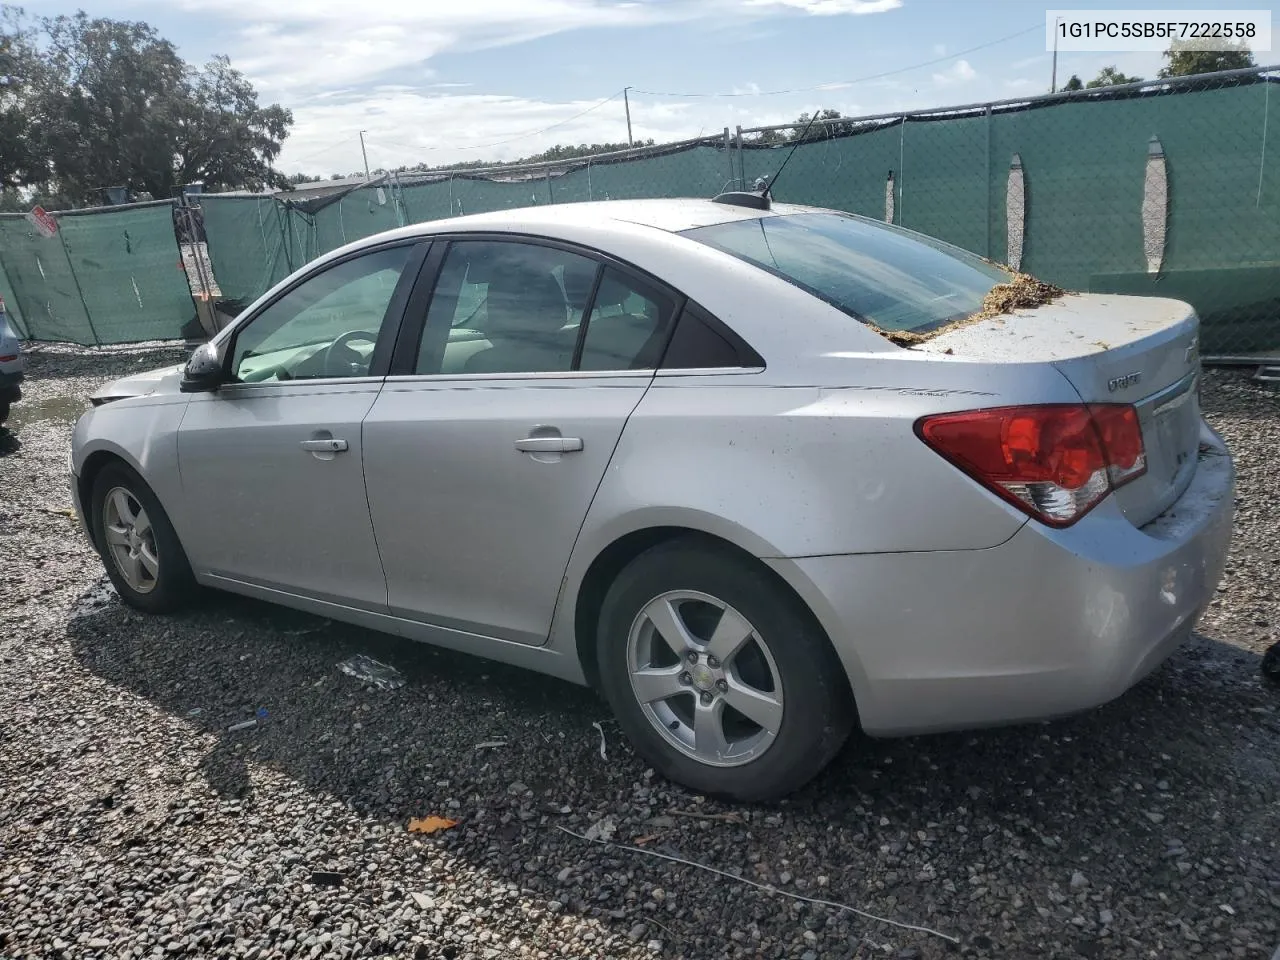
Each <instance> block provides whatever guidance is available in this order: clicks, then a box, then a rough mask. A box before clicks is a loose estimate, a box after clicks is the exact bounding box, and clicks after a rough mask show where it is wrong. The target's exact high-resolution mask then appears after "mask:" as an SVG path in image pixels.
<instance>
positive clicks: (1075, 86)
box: [1062, 73, 1084, 90]
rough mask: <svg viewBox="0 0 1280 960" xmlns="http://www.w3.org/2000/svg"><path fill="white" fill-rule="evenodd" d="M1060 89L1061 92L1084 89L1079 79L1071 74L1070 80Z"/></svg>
mask: <svg viewBox="0 0 1280 960" xmlns="http://www.w3.org/2000/svg"><path fill="white" fill-rule="evenodd" d="M1062 89H1063V90H1083V89H1084V84H1083V83H1081V82H1080V78H1079V77H1077V76H1076V75H1075V74H1074V73H1073V74H1072V75H1071V79H1070V80H1068V81H1067V82H1066V83H1065V84H1064V85H1063V87H1062Z"/></svg>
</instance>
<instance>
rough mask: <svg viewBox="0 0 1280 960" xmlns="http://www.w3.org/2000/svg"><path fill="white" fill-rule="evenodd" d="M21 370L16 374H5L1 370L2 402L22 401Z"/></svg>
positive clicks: (0, 392)
mask: <svg viewBox="0 0 1280 960" xmlns="http://www.w3.org/2000/svg"><path fill="white" fill-rule="evenodd" d="M23 376H24V375H23V372H22V371H21V370H19V371H17V372H15V373H5V372H4V371H2V370H0V400H9V401H14V400H21V399H22V387H21V384H22V378H23Z"/></svg>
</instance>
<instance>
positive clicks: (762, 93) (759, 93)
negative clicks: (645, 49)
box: [615, 23, 1044, 99]
mask: <svg viewBox="0 0 1280 960" xmlns="http://www.w3.org/2000/svg"><path fill="white" fill-rule="evenodd" d="M1043 29H1044V25H1043V24H1040V23H1037V24H1035V25H1034V26H1031V27H1027V28H1026V29H1025V30H1019V31H1018V32H1017V33H1011V34H1009V35H1008V36H1005V37H1000V38H999V39H998V40H988V41H987V42H986V43H980V44H978V45H977V46H976V47H970V48H969V49H968V50H961V51H959V52H958V53H949V54H947V55H946V56H942V57H935V58H934V59H932V60H925V61H922V62H921V63H913V64H912V65H911V66H909V67H899V68H897V69H896V70H886V71H884V72H883V73H873V74H869V75H868V76H865V77H858V78H857V79H856V80H832V81H830V82H828V83H820V84H818V85H817V86H813V87H792V88H790V89H788V90H751V91H740V92H734V93H661V92H658V91H655V90H635V92H636V93H642V94H644V95H645V96H649V97H688V98H692V99H710V98H713V97H777V96H781V95H783V94H788V93H810V92H812V91H814V90H826V89H829V88H832V87H847V86H851V85H852V84H855V83H866V82H867V81H868V80H879V79H881V78H883V77H892V76H896V75H897V74H899V73H907V72H909V71H911V70H919V69H920V68H921V67H931V66H933V65H934V64H937V63H943V62H944V61H947V60H954V59H956V58H957V57H963V56H967V55H968V54H970V53H977V52H978V51H979V50H985V49H987V48H988V47H994V46H995V45H996V44H999V43H1005V42H1006V41H1008V40H1014V39H1016V38H1018V37H1021V36H1025V35H1026V34H1028V33H1031V32H1032V31H1033V30H1043ZM633 89H634V88H633ZM615 96H616V94H615Z"/></svg>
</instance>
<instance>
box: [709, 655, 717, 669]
mask: <svg viewBox="0 0 1280 960" xmlns="http://www.w3.org/2000/svg"><path fill="white" fill-rule="evenodd" d="M707 666H708V667H710V668H711V669H712V670H715V669H716V668H718V667H719V666H720V661H719V660H717V659H716V658H715V657H707Z"/></svg>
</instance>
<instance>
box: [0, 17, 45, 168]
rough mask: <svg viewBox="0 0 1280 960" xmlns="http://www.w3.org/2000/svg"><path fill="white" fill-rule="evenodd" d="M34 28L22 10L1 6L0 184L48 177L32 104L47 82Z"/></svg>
mask: <svg viewBox="0 0 1280 960" xmlns="http://www.w3.org/2000/svg"><path fill="white" fill-rule="evenodd" d="M34 39H35V35H34V30H33V28H32V26H31V24H30V23H29V22H28V21H27V19H26V17H25V16H24V14H23V13H22V11H21V10H19V9H17V8H15V7H9V6H5V7H3V8H2V9H0V187H4V188H12V187H21V186H27V185H28V184H31V183H37V182H39V181H41V180H42V179H44V177H45V176H47V174H48V165H47V163H46V162H45V158H44V157H43V156H42V155H41V149H40V147H39V145H38V144H37V142H36V140H37V130H38V128H37V126H36V124H35V122H34V119H35V118H34V117H33V115H32V110H31V103H32V99H33V97H34V95H35V91H37V90H38V89H39V88H40V85H41V84H42V82H43V81H44V76H43V72H44V71H43V65H42V64H41V62H40V58H39V57H38V56H37V55H36V52H35V44H34Z"/></svg>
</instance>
